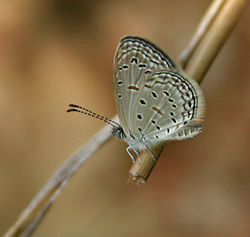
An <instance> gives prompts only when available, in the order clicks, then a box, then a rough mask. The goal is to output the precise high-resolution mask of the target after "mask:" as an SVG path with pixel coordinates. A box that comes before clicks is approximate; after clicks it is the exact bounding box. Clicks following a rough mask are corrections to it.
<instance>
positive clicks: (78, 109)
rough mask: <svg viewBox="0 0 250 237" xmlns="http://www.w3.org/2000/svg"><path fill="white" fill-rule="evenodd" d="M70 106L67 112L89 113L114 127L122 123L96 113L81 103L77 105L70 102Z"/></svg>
mask: <svg viewBox="0 0 250 237" xmlns="http://www.w3.org/2000/svg"><path fill="white" fill-rule="evenodd" d="M69 107H71V108H70V109H68V110H67V112H78V113H82V114H86V115H89V116H91V117H94V118H97V119H99V120H102V121H104V122H106V123H108V124H109V125H111V126H112V127H113V128H117V127H120V124H119V123H117V122H115V121H113V120H111V119H109V118H107V117H103V116H101V115H99V114H97V113H94V112H92V111H90V110H89V109H86V108H84V107H82V106H79V105H75V104H70V105H69Z"/></svg>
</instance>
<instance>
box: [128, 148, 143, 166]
mask: <svg viewBox="0 0 250 237" xmlns="http://www.w3.org/2000/svg"><path fill="white" fill-rule="evenodd" d="M129 149H132V150H133V151H134V152H135V154H136V155H137V157H138V159H139V162H140V164H141V157H140V156H139V154H138V152H137V150H136V149H135V148H134V147H133V146H128V147H127V148H126V151H127V152H128V154H129V155H130V157H131V158H132V161H133V163H135V159H134V157H133V156H132V155H131V153H130V152H129Z"/></svg>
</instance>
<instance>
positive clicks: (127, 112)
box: [68, 36, 205, 162]
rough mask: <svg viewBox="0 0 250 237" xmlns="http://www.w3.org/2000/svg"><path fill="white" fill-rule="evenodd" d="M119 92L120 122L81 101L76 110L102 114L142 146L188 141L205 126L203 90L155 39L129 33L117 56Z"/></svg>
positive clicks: (120, 132) (126, 137)
mask: <svg viewBox="0 0 250 237" xmlns="http://www.w3.org/2000/svg"><path fill="white" fill-rule="evenodd" d="M113 84H114V94H115V101H116V107H117V113H118V116H119V120H120V124H118V123H116V122H114V121H112V120H110V119H109V118H106V117H103V116H100V115H98V114H96V113H93V112H91V111H90V110H88V109H85V108H83V107H80V106H78V105H72V104H71V105H70V107H71V109H69V110H68V112H71V111H77V112H81V113H84V114H87V115H90V116H93V117H96V118H99V119H101V120H103V121H105V122H107V123H109V124H110V125H111V126H112V127H113V134H114V135H115V136H117V137H119V138H121V139H123V140H124V141H126V142H127V143H128V144H129V146H128V148H127V149H126V150H127V152H128V154H129V155H130V157H131V158H132V161H133V162H134V157H133V156H132V154H131V153H130V149H132V150H133V151H134V152H135V153H136V155H137V157H138V158H139V160H140V156H139V154H138V151H140V150H146V149H147V150H148V151H149V152H150V153H151V155H152V158H153V159H154V160H155V157H154V155H153V153H152V151H151V149H152V147H154V146H156V145H157V144H159V143H162V142H166V141H171V140H184V139H188V138H192V137H194V136H196V135H198V134H199V133H200V132H201V131H202V127H203V126H202V122H203V117H204V110H205V104H204V97H203V94H202V91H201V89H200V87H199V85H198V84H197V82H196V81H194V80H193V79H192V78H190V76H188V75H187V74H186V73H185V72H184V71H183V70H182V69H181V68H180V67H179V66H178V65H177V63H176V62H175V61H174V60H173V58H172V57H171V56H170V55H169V54H167V53H166V52H164V51H163V50H161V49H160V48H159V47H158V46H155V45H154V44H153V43H151V42H150V41H148V40H146V39H143V38H140V37H137V36H125V37H124V38H122V39H121V41H120V43H119V45H118V48H117V51H116V54H115V59H114V78H113Z"/></svg>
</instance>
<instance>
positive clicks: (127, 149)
mask: <svg viewBox="0 0 250 237" xmlns="http://www.w3.org/2000/svg"><path fill="white" fill-rule="evenodd" d="M130 148H131V147H130V146H128V147H127V148H126V151H127V152H128V154H129V156H130V157H131V159H132V161H133V163H135V159H134V157H133V156H132V155H131V153H130V152H129V149H130Z"/></svg>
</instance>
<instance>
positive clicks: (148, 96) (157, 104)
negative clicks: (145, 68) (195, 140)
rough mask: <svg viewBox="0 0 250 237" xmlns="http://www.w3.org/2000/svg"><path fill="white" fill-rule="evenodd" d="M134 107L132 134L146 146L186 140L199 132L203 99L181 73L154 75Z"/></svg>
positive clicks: (142, 90) (188, 79)
mask: <svg viewBox="0 0 250 237" xmlns="http://www.w3.org/2000/svg"><path fill="white" fill-rule="evenodd" d="M142 98H143V100H144V102H145V104H142V103H141V99H142ZM135 104H136V105H135V108H134V110H133V114H132V117H133V118H134V123H132V127H131V131H132V134H134V133H135V134H137V133H138V132H140V133H141V136H143V137H145V142H147V143H157V142H163V141H168V140H182V139H187V138H191V137H193V136H195V135H198V134H199V133H200V132H201V129H202V123H203V117H204V107H205V106H204V97H203V94H202V91H201V89H200V87H199V86H198V84H197V82H196V81H194V80H193V79H191V78H190V77H189V76H188V75H186V74H185V73H184V72H181V71H179V72H172V71H160V72H157V73H154V74H153V75H152V76H151V77H150V78H148V79H146V82H145V84H144V85H143V86H142V88H141V91H140V93H138V98H137V100H136V102H135Z"/></svg>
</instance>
